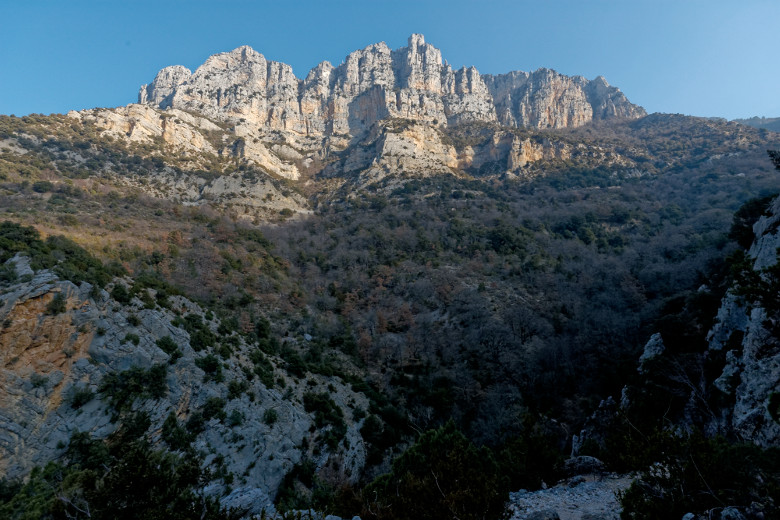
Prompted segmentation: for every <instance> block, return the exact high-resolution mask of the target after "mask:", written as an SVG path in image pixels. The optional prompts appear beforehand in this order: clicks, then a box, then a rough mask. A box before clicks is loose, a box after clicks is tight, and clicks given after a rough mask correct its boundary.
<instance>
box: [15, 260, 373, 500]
mask: <svg viewBox="0 0 780 520" xmlns="http://www.w3.org/2000/svg"><path fill="white" fill-rule="evenodd" d="M9 262H11V263H14V264H15V265H16V270H17V273H18V274H19V276H20V277H22V279H27V280H28V281H23V282H21V283H18V284H15V285H13V286H10V287H6V288H5V290H4V291H3V292H2V293H0V323H2V328H0V477H8V478H14V477H20V476H24V475H26V474H27V473H28V472H29V471H30V470H31V469H32V468H33V466H35V465H43V464H45V463H46V462H47V461H49V460H52V459H55V458H57V457H58V456H60V455H62V454H63V453H64V450H65V447H66V446H67V444H68V440H69V438H70V436H71V435H72V434H73V433H75V432H77V431H80V432H89V433H90V434H91V435H92V436H93V437H95V438H105V437H106V436H107V435H109V434H111V433H112V432H114V431H115V430H116V428H117V427H118V424H117V423H116V422H114V420H115V419H114V417H113V415H114V411H112V409H111V406H110V404H109V403H110V396H109V395H106V393H105V392H101V391H100V386H101V382H102V381H104V379H105V378H106V376H107V375H109V374H114V373H119V372H121V371H125V370H128V369H131V368H133V367H140V368H142V369H148V368H149V367H152V366H154V365H156V364H162V365H164V366H166V367H167V375H166V378H165V384H166V387H167V389H166V395H165V396H164V397H163V398H160V399H150V398H138V399H136V400H135V401H134V402H133V404H132V410H134V411H145V412H147V413H148V414H149V416H150V418H151V423H152V425H151V428H150V429H149V432H150V434H151V437H152V439H153V440H156V441H160V439H161V428H162V424H163V422H164V421H165V419H166V418H167V417H168V415H169V414H170V413H173V414H175V415H176V417H177V418H178V419H179V420H180V421H186V420H187V419H188V418H189V417H190V416H191V415H192V414H193V413H195V412H197V411H200V410H202V409H203V406H204V404H206V402H207V401H208V400H209V399H210V398H212V399H213V398H221V399H224V400H225V404H224V412H225V414H226V416H227V418H226V419H225V418H223V419H221V420H220V419H219V418H217V417H214V418H212V419H210V420H209V421H208V422H207V424H206V428H205V429H204V430H203V431H202V432H201V433H200V434H198V435H197V437H196V439H195V441H194V443H193V445H194V447H195V448H196V449H197V450H198V451H200V452H202V453H205V454H206V459H205V462H206V464H211V463H212V461H214V460H218V459H219V458H222V457H224V468H225V469H226V470H227V472H229V473H230V474H232V475H233V476H234V480H233V482H232V484H231V486H232V488H231V490H230V494H229V495H225V493H226V491H227V486H226V485H225V484H224V483H222V482H221V481H215V482H214V483H213V484H212V486H211V488H210V489H211V492H212V493H215V494H217V495H218V496H219V495H224V496H223V497H222V502H223V504H224V505H226V506H239V507H249V508H250V511H254V512H256V513H259V512H260V511H261V510H262V509H264V508H265V509H267V510H273V505H272V500H273V497H274V495H275V493H276V490H277V488H278V486H279V484H280V482H281V481H282V479H283V477H284V475H285V474H286V473H287V472H288V471H289V470H290V469H291V468H292V466H293V465H294V464H295V463H298V462H299V461H301V459H302V457H310V458H312V460H314V461H315V463H316V465H317V467H318V468H323V467H325V466H326V464H328V462H329V461H330V460H331V458H333V457H335V458H337V459H338V460H339V467H340V468H341V471H343V472H345V474H346V478H347V479H349V478H350V476H351V477H354V478H357V476H358V474H359V471H360V468H361V467H362V466H363V464H364V460H365V449H364V444H363V440H362V437H361V435H360V433H359V427H360V423H355V422H353V421H352V419H351V417H352V414H351V413H350V410H351V409H353V408H355V407H358V406H359V407H361V408H363V409H366V408H367V402H366V398H365V397H364V396H363V395H361V394H356V393H355V392H353V391H352V390H351V389H350V388H349V387H348V386H345V385H344V383H342V382H340V380H339V379H338V378H324V377H320V376H314V375H310V376H308V378H307V380H306V381H301V380H298V379H296V378H294V377H291V376H289V375H287V374H286V372H284V370H282V369H280V368H279V366H278V364H279V363H280V362H279V361H278V360H276V359H274V358H272V357H269V359H270V361H271V363H272V364H273V365H274V366H275V368H276V370H275V372H276V378H277V380H278V379H279V378H283V379H284V380H285V384H286V386H285V388H284V389H282V388H280V387H279V386H278V385H276V386H275V387H274V388H267V387H266V386H265V385H264V384H262V383H261V382H260V381H259V380H258V378H253V379H252V380H247V378H246V377H247V376H246V372H245V370H244V368H245V367H251V366H252V364H251V362H250V361H249V360H248V354H249V352H250V351H251V350H252V349H253V348H256V347H253V346H252V345H247V344H246V343H245V342H244V340H243V339H241V338H239V337H238V336H235V338H234V341H233V343H235V344H236V345H237V347H235V348H234V355H232V356H230V357H229V358H228V359H222V358H219V362H220V364H221V367H222V368H221V370H222V374H223V376H224V381H223V382H218V381H215V380H214V378H209V377H205V376H206V373H205V372H204V371H203V369H201V368H199V367H198V365H197V364H196V362H197V360H198V359H202V358H204V357H205V356H207V355H208V354H210V352H209V351H208V349H206V350H201V351H197V352H196V351H195V350H194V349H193V348H192V346H191V337H190V334H189V333H188V332H186V331H185V330H184V329H183V328H181V326H180V325H175V324H174V323H176V321H175V320H176V317H177V314H180V315H181V316H187V315H194V316H199V317H200V318H201V319H202V320H203V321H204V323H205V324H206V326H207V327H209V328H210V329H212V330H213V331H216V329H217V327H218V325H219V322H218V320H216V319H215V318H211V317H210V316H209V315H207V314H206V313H204V311H203V310H202V309H201V308H200V307H198V306H197V305H195V304H193V303H192V302H190V301H188V300H186V299H185V298H182V297H170V300H169V301H170V305H169V308H162V307H159V306H157V307H155V308H150V306H149V305H148V303H147V304H144V302H142V301H141V300H139V299H138V298H134V299H133V300H132V301H131V302H130V303H129V304H126V305H124V304H121V303H119V302H117V301H116V300H114V299H113V298H112V297H111V296H110V295H109V293H108V292H106V291H105V290H100V291H94V290H93V287H92V286H91V285H90V284H88V283H86V282H83V283H81V284H80V285H78V286H77V285H74V284H73V283H71V282H69V281H64V280H60V279H58V278H57V277H56V275H54V274H53V273H51V272H50V271H40V272H37V273H34V272H33V271H32V270H31V269H30V267H29V264H28V262H27V260H26V258H25V257H19V256H17V257H15V258H13V259H11V260H9ZM114 283H115V284H123V283H124V281H123V280H115V282H114ZM147 290H148V289H147ZM58 295H62V297H64V301H65V310H64V311H62V312H59V313H56V314H52V313H51V312H49V311H48V309H49V306H50V304H51V302H52V300H53V299H54V298H55V297H57V296H58ZM210 318H211V319H210ZM231 335H234V334H231ZM166 336H169V337H170V338H171V339H173V341H174V342H175V343H176V345H178V348H179V350H180V351H181V354H182V355H181V358H179V359H178V360H177V361H176V362H175V363H173V364H171V363H170V359H171V358H170V356H169V355H168V354H166V353H165V352H164V351H163V350H161V348H160V347H158V344H157V341H158V340H159V339H161V338H163V337H166ZM289 340H291V341H295V340H294V339H292V338H289ZM233 380H235V381H246V382H247V385H248V386H247V387H246V389H245V391H243V392H241V393H240V395H238V396H235V395H233V396H231V395H230V393H229V392H228V388H227V385H228V383H229V382H230V381H233ZM326 387H327V389H326ZM306 391H309V392H326V393H327V394H328V395H329V396H330V397H331V398H332V399H333V400H334V401H335V403H336V404H337V405H338V406H339V407H340V408H341V409H342V410H343V411H344V419H345V422H346V424H347V431H346V435H345V438H344V442H343V443H340V444H339V445H338V447H337V448H336V449H335V450H329V449H328V448H327V447H326V446H324V445H323V446H321V447H320V449H315V447H316V446H318V445H319V444H320V443H319V442H318V441H317V439H316V437H317V435H318V434H321V433H322V429H318V428H315V420H314V418H313V416H312V414H310V413H307V412H306V411H305V410H304V407H303V405H302V404H301V398H302V395H303V393H304V392H306ZM76 392H81V393H82V394H84V393H85V392H86V393H87V395H89V398H88V400H87V402H81V403H78V406H76V405H74V395H75V393H76ZM82 400H83V399H82ZM267 410H274V411H275V412H276V417H277V420H276V421H275V422H271V421H267V420H265V419H264V414H265V413H266V411H267ZM269 422H270V424H269ZM328 428H331V426H326V427H325V429H326V430H327V429H328ZM304 439H306V442H304ZM302 445H308V446H310V447H309V448H308V450H307V449H306V448H303V447H302ZM313 449H314V451H312V450H313Z"/></svg>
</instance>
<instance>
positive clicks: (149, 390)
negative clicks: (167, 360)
mask: <svg viewBox="0 0 780 520" xmlns="http://www.w3.org/2000/svg"><path fill="white" fill-rule="evenodd" d="M166 375H167V368H166V365H162V364H160V365H154V366H152V367H150V368H149V369H144V368H141V367H132V368H129V369H128V370H123V371H122V372H112V373H110V374H106V375H105V376H104V377H103V380H102V381H101V382H100V387H99V391H100V393H102V394H103V395H105V396H106V397H107V398H108V400H109V404H110V405H111V407H112V408H113V409H114V410H115V411H117V412H121V411H122V410H125V409H128V408H129V407H130V406H132V404H133V402H134V401H135V400H136V399H160V398H162V397H164V396H165V394H166V393H167V392H168V384H167V381H166Z"/></svg>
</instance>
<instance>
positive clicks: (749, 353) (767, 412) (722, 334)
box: [707, 198, 780, 447]
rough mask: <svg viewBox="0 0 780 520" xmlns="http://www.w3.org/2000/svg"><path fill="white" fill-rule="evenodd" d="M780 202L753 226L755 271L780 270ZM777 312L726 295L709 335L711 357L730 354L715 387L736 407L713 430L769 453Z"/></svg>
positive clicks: (779, 390)
mask: <svg viewBox="0 0 780 520" xmlns="http://www.w3.org/2000/svg"><path fill="white" fill-rule="evenodd" d="M778 226H780V198H778V199H775V201H774V202H773V204H772V206H771V207H770V209H769V211H768V212H767V214H766V215H764V216H762V217H761V218H760V219H759V220H758V222H756V224H755V225H754V226H753V232H754V234H755V237H756V238H755V241H754V242H753V245H752V246H751V248H750V250H749V251H748V258H749V261H750V262H751V264H752V269H753V270H754V271H755V272H757V273H761V274H760V276H761V277H762V279H764V280H765V281H766V280H768V279H769V277H770V276H771V275H770V274H767V273H766V272H762V271H764V270H765V269H767V268H771V267H773V266H775V265H776V264H777V260H778V247H780V232H779V231H778ZM777 318H778V317H777V314H776V309H775V310H772V309H765V308H763V307H762V306H761V305H760V304H759V303H758V302H755V301H750V298H749V297H748V298H744V297H740V296H737V295H736V294H735V292H730V293H729V294H727V295H726V297H725V298H724V299H723V302H722V303H721V307H720V309H719V310H718V317H717V320H716V324H715V326H714V327H713V328H712V330H711V331H710V333H709V335H708V338H707V339H708V344H709V351H708V352H707V355H708V356H710V357H716V356H722V355H723V354H724V353H725V366H724V368H723V370H722V372H721V374H720V376H719V377H718V378H717V379H715V381H714V386H715V388H717V389H718V391H719V392H721V393H722V394H724V395H725V396H727V397H728V400H729V401H730V402H733V403H734V404H733V407H730V408H728V409H727V410H726V412H725V414H723V415H722V416H721V417H719V418H718V419H715V420H713V422H712V424H711V427H712V428H713V430H718V429H724V427H725V428H726V429H728V430H731V431H733V432H735V433H736V434H737V435H738V436H739V437H740V438H741V439H743V440H745V441H752V442H755V443H756V444H759V445H761V446H764V447H769V446H777V444H778V443H780V422H779V421H780V402H778V401H777V399H778V396H780V344H778V338H777V326H778V323H777Z"/></svg>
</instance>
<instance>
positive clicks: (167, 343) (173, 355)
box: [156, 336, 182, 365]
mask: <svg viewBox="0 0 780 520" xmlns="http://www.w3.org/2000/svg"><path fill="white" fill-rule="evenodd" d="M156 344H157V347H159V349H160V350H162V351H163V352H165V353H166V354H168V355H169V356H170V359H169V360H168V363H170V364H171V365H173V364H174V363H176V360H177V359H179V358H180V357H181V356H182V353H181V350H180V349H179V345H177V344H176V342H175V341H174V340H173V338H172V337H170V336H164V337H162V338H160V339H158V340H157V342H156Z"/></svg>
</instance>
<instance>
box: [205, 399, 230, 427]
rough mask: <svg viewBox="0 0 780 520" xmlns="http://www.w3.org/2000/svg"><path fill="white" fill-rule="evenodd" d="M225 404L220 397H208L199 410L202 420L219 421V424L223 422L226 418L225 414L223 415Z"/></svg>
mask: <svg viewBox="0 0 780 520" xmlns="http://www.w3.org/2000/svg"><path fill="white" fill-rule="evenodd" d="M226 404H227V403H226V402H225V400H224V399H222V398H221V397H209V398H208V399H206V404H204V405H203V408H202V409H201V413H202V414H203V419H204V420H206V421H209V420H211V419H212V418H215V419H219V421H220V422H222V421H224V420H225V418H226V417H227V414H226V413H225V405H226Z"/></svg>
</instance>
